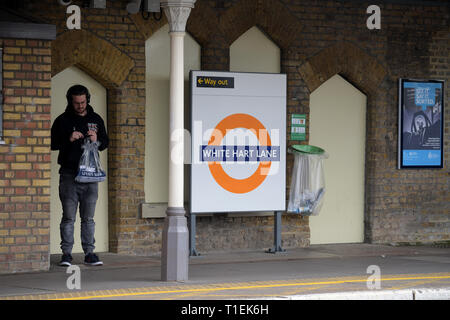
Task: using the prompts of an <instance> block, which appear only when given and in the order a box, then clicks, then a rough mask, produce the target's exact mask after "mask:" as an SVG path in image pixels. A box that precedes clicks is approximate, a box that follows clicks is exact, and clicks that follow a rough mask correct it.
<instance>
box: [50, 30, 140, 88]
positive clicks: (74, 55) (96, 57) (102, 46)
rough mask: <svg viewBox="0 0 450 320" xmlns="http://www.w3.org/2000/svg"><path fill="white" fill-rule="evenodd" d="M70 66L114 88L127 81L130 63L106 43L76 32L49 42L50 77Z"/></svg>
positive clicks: (70, 32)
mask: <svg viewBox="0 0 450 320" xmlns="http://www.w3.org/2000/svg"><path fill="white" fill-rule="evenodd" d="M72 65H75V66H77V67H79V68H80V69H82V70H83V71H84V72H86V73H87V74H89V75H90V76H91V77H93V78H94V79H96V80H97V81H99V82H100V83H102V84H103V85H105V86H106V87H107V88H114V87H119V86H120V85H121V84H122V82H123V81H124V80H125V79H126V78H127V76H128V74H129V73H130V71H131V69H132V68H133V67H134V61H133V59H131V58H130V57H128V56H127V55H126V54H124V53H123V52H121V51H120V50H119V49H117V48H116V47H115V46H113V45H112V44H111V43H109V42H108V41H106V40H103V39H100V38H98V37H97V36H95V35H94V34H92V33H90V32H88V31H85V30H79V31H78V30H77V31H68V32H65V33H63V34H62V35H60V36H58V37H57V38H56V40H55V41H53V43H52V76H54V75H56V74H57V73H59V72H60V71H62V70H64V69H66V68H67V67H70V66H72ZM111 66H114V67H113V68H111Z"/></svg>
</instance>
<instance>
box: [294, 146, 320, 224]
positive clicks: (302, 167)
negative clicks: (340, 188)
mask: <svg viewBox="0 0 450 320" xmlns="http://www.w3.org/2000/svg"><path fill="white" fill-rule="evenodd" d="M294 155H295V160H294V170H293V172H292V181H291V189H290V195H289V202H288V210H287V211H288V212H291V213H299V214H302V215H308V216H309V215H317V214H318V213H319V211H320V209H321V208H322V204H323V198H324V195H325V178H324V173H323V159H326V158H327V155H326V154H302V153H297V152H296V153H294Z"/></svg>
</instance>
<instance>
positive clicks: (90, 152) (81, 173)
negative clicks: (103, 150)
mask: <svg viewBox="0 0 450 320" xmlns="http://www.w3.org/2000/svg"><path fill="white" fill-rule="evenodd" d="M81 148H82V149H83V154H82V155H81V158H80V162H79V165H78V173H77V176H76V177H75V181H77V182H82V183H88V182H101V181H104V180H105V179H106V173H105V171H103V169H102V166H101V164H100V157H99V153H98V142H91V140H90V139H89V138H86V139H84V143H83V145H82V146H81Z"/></svg>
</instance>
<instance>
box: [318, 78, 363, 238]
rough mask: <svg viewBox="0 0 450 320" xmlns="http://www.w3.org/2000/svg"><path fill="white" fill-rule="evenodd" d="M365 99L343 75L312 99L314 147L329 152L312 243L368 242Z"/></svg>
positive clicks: (320, 88)
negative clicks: (366, 227)
mask: <svg viewBox="0 0 450 320" xmlns="http://www.w3.org/2000/svg"><path fill="white" fill-rule="evenodd" d="M366 100H367V99H366V96H365V95H364V94H363V93H361V92H360V91H359V90H358V89H356V88H355V87H354V86H352V85H351V84H350V83H348V82H347V81H346V80H344V79H343V78H342V77H340V76H339V75H334V76H333V77H331V78H330V79H328V80H327V81H325V82H324V83H323V84H322V85H321V86H320V87H319V88H317V89H316V90H314V92H312V93H311V95H310V108H309V143H310V144H311V145H316V146H320V147H321V148H324V149H325V150H326V151H327V153H328V155H329V157H328V159H326V160H325V162H324V175H325V190H326V192H325V198H324V200H325V201H324V203H323V206H322V208H321V211H320V214H319V215H317V216H311V217H310V218H309V227H310V243H311V244H328V243H361V242H363V241H364V171H365V142H366V141H365V140H366Z"/></svg>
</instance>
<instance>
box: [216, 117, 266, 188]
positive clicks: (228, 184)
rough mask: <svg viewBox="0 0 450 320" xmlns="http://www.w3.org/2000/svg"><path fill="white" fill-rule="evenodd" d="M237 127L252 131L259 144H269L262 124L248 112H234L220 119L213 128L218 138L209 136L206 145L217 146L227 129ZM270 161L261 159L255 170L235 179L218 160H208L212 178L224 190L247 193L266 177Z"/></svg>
mask: <svg viewBox="0 0 450 320" xmlns="http://www.w3.org/2000/svg"><path fill="white" fill-rule="evenodd" d="M237 128H244V129H248V130H250V131H252V132H253V134H255V135H256V137H257V138H258V141H259V144H260V145H261V146H268V147H270V146H271V141H270V136H269V134H268V132H267V129H266V128H265V127H264V126H263V124H262V123H261V122H260V121H259V120H258V119H256V118H255V117H252V116H250V115H248V114H243V113H236V114H232V115H230V116H228V117H226V118H224V119H223V120H222V121H220V122H219V123H218V124H217V126H216V128H215V130H218V131H219V132H220V135H219V138H218V139H213V137H211V139H210V141H209V143H208V145H209V146H219V145H220V144H221V142H222V140H223V138H224V137H225V135H226V134H227V130H233V129H237ZM271 164H272V162H271V161H261V162H260V163H259V166H258V168H257V169H256V171H255V172H254V173H253V174H252V175H251V176H249V177H248V178H245V179H235V178H233V177H230V176H229V175H228V174H227V173H226V172H225V170H224V169H223V167H222V164H221V163H220V162H218V161H214V162H209V164H208V166H209V171H210V172H211V175H212V176H213V178H214V180H215V181H216V182H217V183H218V184H219V185H220V186H221V187H222V188H224V189H225V190H227V191H229V192H233V193H247V192H250V191H252V190H255V189H256V188H258V187H259V186H260V185H261V184H262V183H263V181H264V180H265V179H266V177H267V173H268V172H269V169H270V166H271Z"/></svg>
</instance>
